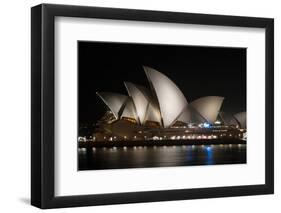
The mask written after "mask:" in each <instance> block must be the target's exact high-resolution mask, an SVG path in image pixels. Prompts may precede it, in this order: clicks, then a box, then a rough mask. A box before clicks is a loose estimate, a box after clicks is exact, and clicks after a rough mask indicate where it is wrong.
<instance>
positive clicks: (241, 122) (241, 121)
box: [233, 112, 247, 129]
mask: <svg viewBox="0 0 281 213" xmlns="http://www.w3.org/2000/svg"><path fill="white" fill-rule="evenodd" d="M233 117H234V118H235V119H236V120H237V121H238V123H239V126H240V128H243V129H245V128H246V127H247V122H246V112H239V113H237V114H235V115H233Z"/></svg>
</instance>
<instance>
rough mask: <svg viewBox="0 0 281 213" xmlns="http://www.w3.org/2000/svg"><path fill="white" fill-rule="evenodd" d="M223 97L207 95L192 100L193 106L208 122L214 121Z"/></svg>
mask: <svg viewBox="0 0 281 213" xmlns="http://www.w3.org/2000/svg"><path fill="white" fill-rule="evenodd" d="M223 99H224V98H223V97H219V96H206V97H202V98H199V99H197V100H195V101H193V102H191V104H190V105H191V106H192V107H193V108H194V109H195V110H196V111H197V112H198V113H199V114H200V115H201V116H202V117H203V118H205V119H206V120H207V121H208V122H210V123H214V122H215V121H216V120H217V116H218V113H219V111H220V108H221V105H222V102H223Z"/></svg>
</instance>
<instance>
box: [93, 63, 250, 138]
mask: <svg viewBox="0 0 281 213" xmlns="http://www.w3.org/2000/svg"><path fill="white" fill-rule="evenodd" d="M143 68H144V71H145V74H146V77H147V79H148V82H149V85H150V88H146V87H144V86H141V85H137V84H134V83H131V82H124V84H125V87H126V90H127V92H128V94H127V95H124V94H118V93H114V92H102V91H98V92H97V93H96V94H97V95H98V96H99V98H100V99H101V100H102V101H103V102H104V104H105V105H106V108H107V111H106V113H105V114H104V115H103V116H102V117H101V119H100V120H99V121H97V123H96V127H95V130H94V132H93V135H92V140H93V141H96V142H102V141H104V142H105V141H112V142H114V141H116V143H117V142H118V141H160V140H163V141H164V140H166V141H168V140H177V141H178V140H180V141H182V140H185V141H187V140H215V139H238V140H245V139H246V112H240V113H237V114H234V115H227V114H226V113H224V112H223V109H221V108H222V105H223V101H224V97H219V96H206V97H201V98H199V99H197V100H192V101H190V100H188V97H185V96H184V94H183V93H182V91H181V90H180V89H179V88H178V87H177V85H176V84H175V83H174V82H173V81H172V80H171V79H169V78H168V77H167V76H166V75H164V74H162V73H161V72H159V71H157V70H155V69H153V68H150V67H143ZM189 101H190V102H189Z"/></svg>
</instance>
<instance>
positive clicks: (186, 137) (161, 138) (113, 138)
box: [80, 134, 241, 142]
mask: <svg viewBox="0 0 281 213" xmlns="http://www.w3.org/2000/svg"><path fill="white" fill-rule="evenodd" d="M220 136H221V137H223V136H226V135H222V134H221V135H220ZM238 136H239V137H240V136H241V135H240V134H239V135H238ZM229 137H232V134H229ZM123 138H124V140H127V139H128V137H127V136H124V137H123ZM166 138H167V137H166V136H164V137H157V136H155V137H152V138H150V139H152V140H163V139H166ZM217 138H218V136H217V135H209V136H206V135H198V136H195V135H192V136H190V135H188V136H185V135H183V136H175V135H174V136H171V137H170V139H171V140H180V139H217ZM80 139H81V138H80ZM103 139H104V140H106V139H107V137H106V136H104V137H103ZM108 139H109V141H114V140H116V139H117V137H116V136H113V137H109V138H108ZM133 139H134V140H137V136H136V135H135V136H134V137H133ZM144 139H147V137H146V136H144ZM95 140H96V138H95V137H93V141H95ZM80 141H84V142H86V139H85V138H82V140H80Z"/></svg>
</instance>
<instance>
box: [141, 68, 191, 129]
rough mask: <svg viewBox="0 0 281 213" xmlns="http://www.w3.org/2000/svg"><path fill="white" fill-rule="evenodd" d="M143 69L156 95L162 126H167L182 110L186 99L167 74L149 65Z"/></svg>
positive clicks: (185, 104)
mask: <svg viewBox="0 0 281 213" xmlns="http://www.w3.org/2000/svg"><path fill="white" fill-rule="evenodd" d="M144 70H145V73H146V76H147V78H148V80H149V82H150V84H151V87H152V90H153V91H154V92H155V95H156V97H157V100H158V103H159V108H160V112H161V116H162V120H163V126H164V127H169V126H170V125H172V124H173V123H174V122H175V121H176V118H177V117H178V116H179V115H180V113H182V112H183V110H184V108H185V107H186V106H187V101H186V99H185V97H184V95H183V94H182V92H181V91H180V89H179V88H178V87H177V86H176V85H175V84H174V82H172V81H171V80H170V79H169V78H168V77H167V76H165V75H164V74H162V73H160V72H158V71H157V70H155V69H152V68H149V67H144Z"/></svg>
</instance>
